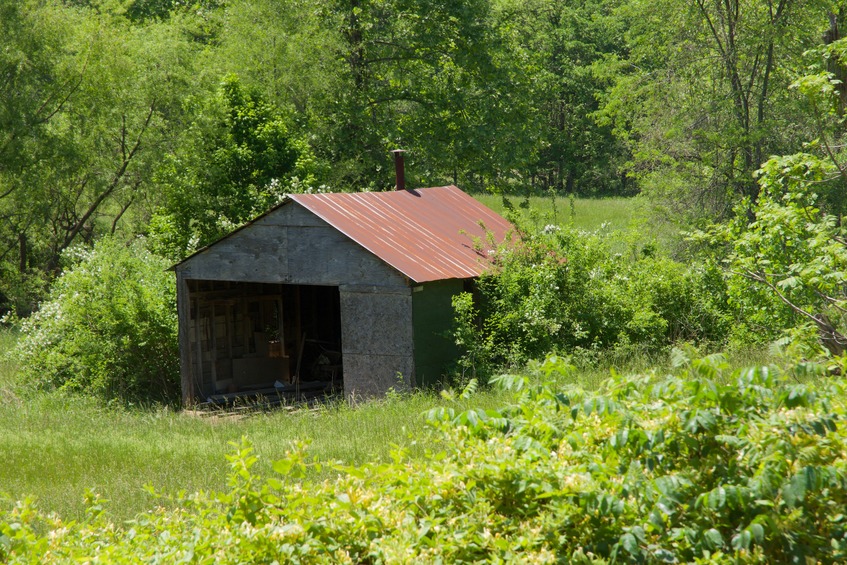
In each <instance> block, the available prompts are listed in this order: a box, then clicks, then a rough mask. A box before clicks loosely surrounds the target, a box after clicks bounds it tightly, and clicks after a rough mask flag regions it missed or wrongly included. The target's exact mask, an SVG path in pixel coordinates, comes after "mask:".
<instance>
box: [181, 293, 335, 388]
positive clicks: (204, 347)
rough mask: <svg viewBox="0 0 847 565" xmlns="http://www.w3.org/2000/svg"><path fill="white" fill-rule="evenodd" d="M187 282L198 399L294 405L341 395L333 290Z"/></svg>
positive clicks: (192, 356) (191, 352) (192, 369)
mask: <svg viewBox="0 0 847 565" xmlns="http://www.w3.org/2000/svg"><path fill="white" fill-rule="evenodd" d="M187 282H188V290H189V300H190V305H191V310H190V320H189V321H190V323H189V346H190V355H191V371H192V377H193V380H194V390H195V395H196V396H198V397H199V398H200V399H202V400H205V401H207V402H210V403H215V404H225V403H229V402H233V401H234V400H235V399H238V398H244V397H259V396H261V397H263V398H264V399H265V400H269V399H270V400H276V401H283V400H291V401H299V400H307V399H310V398H315V397H318V396H324V395H328V394H333V393H336V392H341V391H343V390H344V382H343V360H342V356H341V308H340V297H339V292H338V287H333V286H313V285H284V284H266V283H242V282H226V281H202V280H189V281H187Z"/></svg>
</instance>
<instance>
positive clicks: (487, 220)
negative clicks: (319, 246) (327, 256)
mask: <svg viewBox="0 0 847 565" xmlns="http://www.w3.org/2000/svg"><path fill="white" fill-rule="evenodd" d="M290 198H291V200H293V201H294V202H297V203H298V204H300V205H301V206H303V207H305V208H306V209H308V210H309V211H311V212H312V213H313V214H315V215H316V216H318V217H320V218H321V219H323V220H324V221H326V222H327V223H329V224H330V225H331V226H333V227H334V228H336V229H337V230H339V231H340V232H341V233H343V234H345V235H346V236H347V237H349V238H350V239H352V240H353V241H355V242H356V243H358V244H359V245H361V246H362V247H364V248H365V249H367V250H368V251H370V252H371V253H373V254H374V255H376V256H377V257H379V258H380V259H382V260H383V261H385V262H386V263H388V264H389V265H391V266H392V267H394V268H395V269H397V270H398V271H400V272H401V273H403V274H404V275H406V276H407V277H409V278H410V279H411V280H413V281H415V282H418V283H424V282H428V281H435V280H441V279H456V278H459V279H463V278H471V277H476V276H479V275H481V274H482V273H483V272H484V271H485V269H486V267H487V266H488V261H487V256H486V250H484V249H483V250H479V251H478V250H477V249H476V248H475V245H474V243H475V241H481V242H482V243H483V244H485V242H486V231H488V232H491V233H492V234H493V236H494V239H495V241H496V242H498V243H499V242H502V241H503V240H504V238H505V236H506V233H507V232H508V231H509V230H511V229H512V226H511V224H509V222H507V221H506V220H505V219H503V218H502V217H501V216H500V215H498V214H496V213H495V212H493V211H492V210H491V209H489V208H487V207H486V206H484V205H483V204H481V203H480V202H478V201H477V200H475V199H474V198H472V197H471V196H468V195H467V194H465V193H464V192H462V191H461V190H459V189H458V188H456V187H455V186H441V187H433V188H419V189H416V190H397V191H392V192H358V193H332V194H295V195H292V196H291V197H290Z"/></svg>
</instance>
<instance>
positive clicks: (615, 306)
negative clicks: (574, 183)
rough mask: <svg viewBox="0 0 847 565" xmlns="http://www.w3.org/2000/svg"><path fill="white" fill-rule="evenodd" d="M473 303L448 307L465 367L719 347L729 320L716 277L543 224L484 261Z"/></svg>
mask: <svg viewBox="0 0 847 565" xmlns="http://www.w3.org/2000/svg"><path fill="white" fill-rule="evenodd" d="M493 262H494V265H495V268H494V269H493V271H492V272H491V273H490V274H488V275H486V276H483V277H481V278H480V279H479V281H478V287H477V288H478V296H477V297H476V298H477V300H473V299H472V297H471V296H470V295H467V294H466V295H462V296H459V297H457V299H456V300H455V301H454V308H455V309H456V326H455V332H454V335H455V336H456V338H457V341H458V342H459V345H460V346H462V347H463V348H464V349H465V356H464V358H463V360H462V363H463V364H464V366H465V367H464V368H465V369H473V370H475V371H478V372H482V373H483V374H484V373H485V372H486V371H488V370H490V368H491V367H496V366H502V365H519V364H523V363H525V362H526V361H527V360H528V359H532V358H539V357H543V356H544V355H546V354H547V353H549V352H553V351H558V352H565V353H573V352H575V351H594V352H598V351H600V352H602V351H609V350H612V349H626V348H636V349H639V350H641V351H645V352H648V353H649V352H657V351H660V350H662V349H663V348H667V347H668V346H669V345H671V344H673V343H676V342H678V341H690V342H694V343H703V342H720V341H722V340H723V339H724V338H725V337H726V334H727V332H728V328H729V326H730V317H729V313H728V308H727V305H726V289H725V285H724V283H723V279H722V277H721V273H720V271H719V270H718V269H717V268H715V267H714V266H712V265H697V266H693V267H688V266H685V265H682V264H681V263H678V262H675V261H672V260H670V259H668V258H664V257H660V256H657V255H656V254H655V253H654V252H653V250H652V249H641V250H638V251H637V252H632V253H628V254H622V253H613V252H612V250H611V245H610V240H609V239H608V238H606V237H605V236H603V235H600V234H599V233H589V232H585V231H582V230H576V229H570V228H559V227H556V226H548V227H546V228H544V230H542V231H541V232H538V233H534V234H524V237H523V239H522V241H521V242H519V243H517V244H508V245H505V246H503V247H501V248H500V249H498V250H497V251H496V252H495V255H493Z"/></svg>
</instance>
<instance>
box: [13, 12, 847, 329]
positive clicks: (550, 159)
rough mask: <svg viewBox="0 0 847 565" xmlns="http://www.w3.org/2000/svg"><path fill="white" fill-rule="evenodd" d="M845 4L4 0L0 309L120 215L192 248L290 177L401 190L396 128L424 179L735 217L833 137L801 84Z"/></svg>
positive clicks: (178, 250)
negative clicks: (777, 160) (630, 198)
mask: <svg viewBox="0 0 847 565" xmlns="http://www.w3.org/2000/svg"><path fill="white" fill-rule="evenodd" d="M836 8H837V7H835V6H830V5H829V4H826V3H819V2H817V1H816V0H779V1H771V0H740V1H738V2H735V3H734V4H732V5H730V4H726V5H725V4H714V5H712V4H709V3H707V2H699V1H691V2H687V1H682V0H662V1H661V2H654V1H644V0H620V1H618V0H615V1H606V0H577V1H573V2H567V3H562V2H559V1H556V0H531V1H523V0H522V1H513V0H443V1H440V2H438V3H437V4H433V3H432V2H421V1H419V0H367V1H361V0H349V1H347V0H333V1H331V2H324V3H320V4H318V5H316V4H314V3H310V2H302V1H299V0H285V1H283V2H280V1H279V0H227V1H223V0H202V1H191V2H184V1H177V0H25V1H20V0H0V309H3V310H6V309H13V310H15V311H17V312H18V313H19V314H21V315H25V314H27V313H28V312H30V311H32V310H33V309H34V308H35V305H36V304H37V302H38V301H39V300H40V299H41V298H43V296H44V293H45V291H46V289H47V287H48V286H49V283H50V281H52V280H53V279H54V278H55V277H56V276H57V275H58V274H59V272H60V270H61V262H60V257H61V254H62V251H63V250H64V249H66V248H68V247H70V246H73V245H76V244H79V243H88V244H90V243H92V242H94V241H96V240H97V239H98V238H99V237H101V236H103V235H105V234H108V233H114V232H118V231H121V232H126V233H127V234H132V235H134V234H139V233H142V234H152V235H155V236H156V237H160V238H161V241H159V242H158V243H159V244H160V248H161V249H164V250H166V251H167V252H168V253H169V254H171V255H172V256H176V255H184V254H185V253H186V252H187V251H188V250H190V249H191V248H193V247H194V246H195V245H196V244H197V243H198V242H201V243H202V242H205V241H208V240H210V239H213V238H214V237H215V236H216V235H218V234H220V233H221V232H222V231H224V230H225V229H226V228H227V227H229V226H231V225H232V224H237V223H239V222H241V221H243V220H244V219H245V218H246V217H247V216H250V215H251V214H252V213H253V212H255V211H256V210H258V209H261V208H262V207H264V206H266V205H268V204H269V203H272V202H274V201H275V200H276V199H277V198H278V197H279V196H280V194H282V193H284V192H286V191H288V190H308V189H319V188H321V187H324V188H326V189H329V190H333V191H345V190H365V189H370V190H381V189H386V188H389V187H391V186H392V183H393V179H392V173H391V166H390V157H389V153H388V152H389V150H391V149H394V148H397V147H403V148H405V149H408V150H409V153H408V155H407V159H408V161H407V162H408V167H407V171H408V174H409V184H410V185H416V186H424V185H429V186H435V185H443V184H447V183H455V184H457V185H459V186H460V187H462V188H464V189H469V190H484V189H494V190H497V191H506V192H516V191H523V192H533V191H535V192H543V191H549V190H553V191H559V192H570V193H578V194H581V195H597V194H632V193H636V192H644V193H646V194H649V195H650V196H651V198H653V201H654V202H655V203H659V204H662V205H664V206H665V207H666V208H665V210H668V209H669V210H672V211H673V213H672V214H670V215H665V216H662V218H664V219H670V220H672V221H679V220H683V221H684V220H688V219H691V218H692V217H699V218H702V217H706V218H714V217H728V216H730V215H731V214H732V210H733V209H734V206H735V205H736V204H737V202H738V200H739V199H740V198H741V197H743V196H748V197H751V198H752V199H753V200H755V198H756V197H757V195H758V190H759V189H758V184H757V183H756V182H755V181H754V179H753V177H752V173H753V172H754V171H755V170H756V169H757V168H758V167H759V166H760V164H761V163H762V162H763V161H764V160H766V159H767V158H768V157H769V156H770V155H771V154H790V153H794V152H796V151H799V150H800V149H801V148H802V143H803V142H804V141H806V140H811V139H814V138H815V137H816V136H818V135H819V132H818V131H817V130H818V129H819V127H818V125H819V124H820V123H822V122H821V120H818V119H816V118H815V117H814V112H811V111H810V108H809V105H808V104H807V102H806V100H805V98H804V96H803V95H802V93H801V92H800V91H799V90H796V89H795V90H790V89H788V88H787V86H788V85H789V84H790V83H791V82H792V81H793V80H794V79H795V78H796V75H797V74H799V73H802V72H805V71H806V69H807V67H808V65H809V64H818V65H820V66H821V68H822V69H824V70H825V71H826V72H829V73H831V74H832V75H833V77H834V78H836V79H838V78H841V79H843V78H844V77H843V76H842V75H844V74H845V73H844V70H843V68H842V65H841V63H840V61H842V60H843V58H842V57H841V55H840V54H839V52H838V51H837V50H833V49H829V47H828V46H832V45H838V39H839V31H838V30H839V29H840V27H841V28H843V18H844V14H843V13H842V12H841V11H839V10H837V9H836ZM839 26H840V27H839ZM822 37H823V40H822ZM804 53H806V54H805V55H804ZM222 82H223V83H224V84H225V85H228V86H224V87H223V88H222V87H221V84H222ZM235 85H238V86H237V87H236V86H235ZM836 91H837V92H838V93H839V95H840V96H841V98H843V97H844V96H843V91H844V89H843V88H840V87H837V88H836ZM841 106H842V107H843V101H842V104H841ZM238 116H240V118H238ZM236 118H237V121H238V123H237V124H236V123H235V121H233V120H234V119H236ZM824 121H827V120H824ZM829 122H832V123H836V122H837V120H829ZM837 145H838V143H835V144H833V146H837ZM210 209H214V211H215V212H214V213H210V212H208V210H210ZM151 221H152V224H151Z"/></svg>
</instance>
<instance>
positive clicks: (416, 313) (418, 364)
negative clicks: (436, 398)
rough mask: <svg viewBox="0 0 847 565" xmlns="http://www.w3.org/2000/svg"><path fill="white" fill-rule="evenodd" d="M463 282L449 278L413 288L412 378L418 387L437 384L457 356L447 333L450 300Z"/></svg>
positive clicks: (449, 322) (450, 322) (454, 345)
mask: <svg viewBox="0 0 847 565" xmlns="http://www.w3.org/2000/svg"><path fill="white" fill-rule="evenodd" d="M463 284H464V283H463V281H462V280H460V279H450V280H444V281H434V282H429V283H424V284H422V285H420V286H418V287H415V288H414V289H413V290H412V328H413V331H414V339H415V379H416V381H417V386H419V387H427V386H433V385H436V384H438V383H439V382H440V380H441V376H442V375H443V374H444V372H445V369H446V368H447V367H449V366H450V364H451V363H453V362H454V361H455V360H456V358H457V357H458V354H459V351H458V348H457V347H456V344H455V343H454V342H453V340H452V339H451V338H450V337H449V336H448V334H449V332H450V328H451V326H452V324H453V305H452V299H453V296H454V295H456V294H458V293H460V292H462V290H463Z"/></svg>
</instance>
